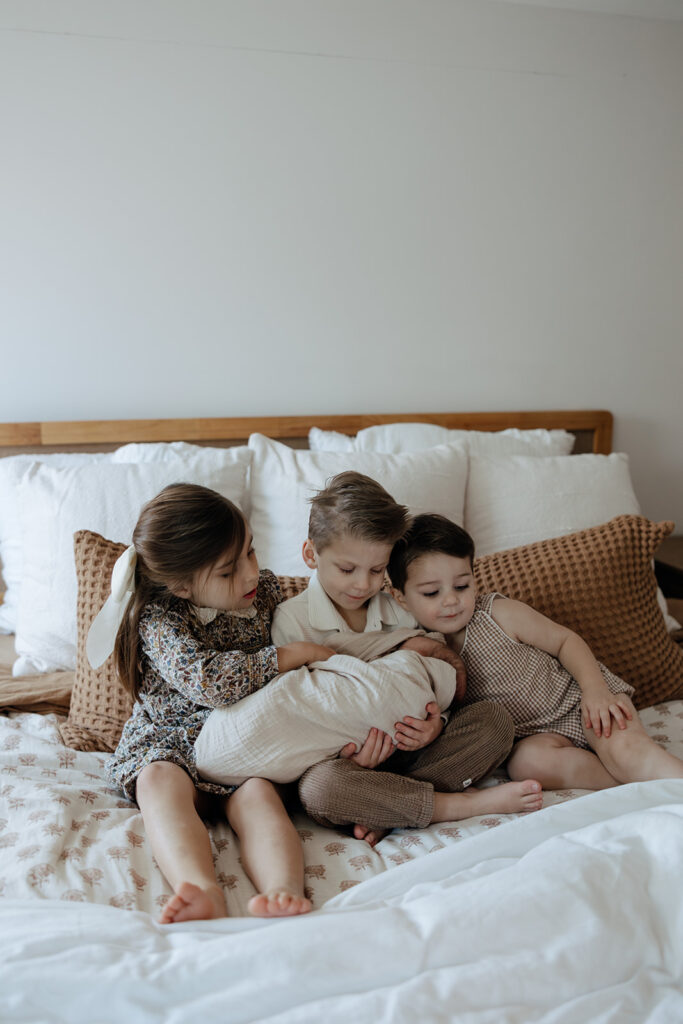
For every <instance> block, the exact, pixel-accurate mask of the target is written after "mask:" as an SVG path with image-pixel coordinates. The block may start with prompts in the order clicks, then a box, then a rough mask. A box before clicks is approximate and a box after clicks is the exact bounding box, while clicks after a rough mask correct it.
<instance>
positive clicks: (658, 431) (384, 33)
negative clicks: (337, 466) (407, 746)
mask: <svg viewBox="0 0 683 1024" xmlns="http://www.w3.org/2000/svg"><path fill="white" fill-rule="evenodd" d="M0 30H1V31H0V104H1V106H0V117H1V119H2V120H1V124H0V132H1V134H0V140H1V143H2V156H1V159H0V176H1V178H2V187H1V189H0V202H1V203H2V211H1V214H2V219H1V224H2V227H1V230H0V254H1V256H0V259H1V263H0V290H1V292H2V294H1V296H0V338H1V343H2V351H3V357H4V358H3V362H2V366H3V371H2V386H1V392H2V405H1V409H0V419H1V420H4V421H10V420H31V419H88V418H99V417H103V418H123V417H156V416H192V415H197V414H202V415H209V416H210V415H214V416H218V415H231V414H237V415H240V414H242V415H250V414H253V415H257V414H260V413H272V414H290V413H296V412H299V411H306V412H317V411H321V412H322V411H330V412H353V411H366V410H367V411H400V410H402V411H411V410H442V409H463V410H468V409H469V410H472V409H523V408H567V407H584V408H588V407H603V408H609V409H611V410H612V411H613V412H614V414H615V416H616V436H615V447H616V448H617V449H620V450H625V451H627V452H629V454H630V456H631V465H632V473H633V477H634V481H635V485H636V490H637V493H638V494H639V497H640V499H641V502H642V505H643V511H644V512H645V513H646V514H648V515H650V516H652V517H653V518H665V517H666V518H669V517H671V518H676V519H677V520H678V531H679V532H683V482H682V480H683V474H681V461H682V460H681V433H682V432H681V425H682V423H683V414H682V412H681V409H682V406H683V390H682V383H683V372H682V370H683V344H682V341H683V338H682V335H683V132H682V125H683V24H682V23H681V22H680V21H678V22H676V21H666V20H646V19H640V18H634V17H622V16H618V15H611V14H605V15H603V14H589V13H585V12H578V11H569V10H561V9H546V10H544V9H542V8H540V7H537V6H529V5H524V6H516V5H514V4H511V3H505V4H500V3H494V2H488V0H336V2H335V0H163V2H162V0H147V2H145V3H142V2H140V0H118V2H116V3H111V2H108V3H105V2H93V0H60V2H59V3H54V2H42V3H41V2H39V0H0Z"/></svg>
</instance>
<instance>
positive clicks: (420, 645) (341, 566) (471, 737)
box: [272, 472, 540, 845]
mask: <svg viewBox="0 0 683 1024" xmlns="http://www.w3.org/2000/svg"><path fill="white" fill-rule="evenodd" d="M409 519H410V517H409V513H408V510H407V509H406V508H405V507H404V506H403V505H399V504H398V503H397V502H396V501H395V500H394V499H393V498H392V497H391V495H390V494H388V492H387V491H386V490H385V489H384V488H383V487H382V486H381V485H380V484H379V483H377V481H375V480H372V479H371V478H370V477H367V476H364V475H363V474H361V473H356V472H346V473H340V474H338V475H337V476H335V477H333V478H332V480H331V481H329V483H328V485H327V486H326V487H325V488H323V490H321V491H319V492H318V494H317V495H316V496H315V497H314V498H313V499H312V501H311V514H310V520H309V535H308V537H307V539H306V541H305V542H304V545H303V558H304V562H305V563H306V565H307V566H308V568H309V569H312V570H314V573H313V575H312V576H311V580H310V583H309V585H308V588H307V589H306V590H305V591H304V592H303V593H301V594H298V595H297V596H296V597H293V598H290V600H289V601H285V602H284V603H283V604H281V605H279V607H278V608H277V609H276V611H275V616H274V619H273V624H272V638H273V643H274V644H275V645H276V646H280V645H283V644H286V643H292V642H294V641H297V640H307V641H310V642H313V643H319V644H327V643H330V642H331V641H332V639H333V637H334V635H335V634H337V633H339V632H343V631H347V630H353V631H355V632H365V631H369V630H378V629H381V630H384V631H386V630H392V629H397V628H399V627H401V626H413V627H415V626H416V625H417V623H416V620H415V619H414V618H413V616H412V615H411V614H410V613H408V612H407V611H405V610H404V609H402V608H401V607H400V605H399V604H398V602H396V601H395V600H394V599H393V597H391V595H390V594H388V593H386V592H383V591H382V589H381V588H382V584H383V582H384V575H385V570H386V567H387V563H388V561H389V557H390V555H391V551H392V549H393V546H394V544H395V542H396V541H397V540H399V539H400V538H401V537H402V536H403V534H404V533H405V531H406V529H407V527H408V524H409ZM406 645H407V646H409V647H410V648H412V649H414V650H417V651H418V652H419V653H422V654H425V655H427V656H431V657H433V656H443V657H445V659H446V660H450V656H449V653H448V651H447V648H446V647H445V645H443V644H438V643H437V642H436V641H434V640H430V639H429V638H427V637H416V638H414V639H412V640H409V641H407V642H406ZM451 663H452V664H454V665H455V664H459V662H453V661H452V662H451ZM425 710H426V718H425V719H424V720H418V719H414V718H406V719H404V720H403V721H402V722H397V723H396V734H395V742H396V745H394V738H392V737H391V736H388V735H387V734H385V733H381V732H379V731H378V730H377V729H370V732H369V734H368V738H367V740H366V741H365V743H364V744H363V746H362V747H361V749H360V750H359V751H357V752H355V744H349V745H348V746H347V747H344V749H343V750H342V751H341V755H342V756H341V757H339V758H333V759H330V760H326V761H322V762H320V763H319V764H316V765H313V766H312V767H311V768H309V769H308V770H307V771H306V772H305V773H304V775H303V776H302V777H301V779H300V780H299V796H300V798H301V801H302V804H303V806H304V808H305V809H306V811H307V812H308V813H309V814H310V816H311V817H312V818H314V819H315V820H316V821H318V822H320V823H321V824H325V825H328V826H340V825H354V835H355V836H356V837H357V838H364V839H366V840H367V841H368V842H369V843H370V844H371V845H374V843H375V842H377V840H378V839H379V838H380V837H381V835H382V833H383V830H386V829H389V828H404V827H411V826H412V827H417V828H423V827H425V826H426V825H428V824H430V823H431V822H434V821H454V820H458V819H460V818H467V817H470V816H472V815H474V814H484V813H505V812H512V811H522V810H525V811H526V810H533V809H535V807H536V806H537V805H538V806H540V804H537V802H538V800H539V799H540V787H538V786H534V787H533V788H530V786H531V784H527V783H508V784H506V785H503V786H496V787H493V788H490V789H485V790H468V791H467V792H463V790H465V789H466V788H467V787H468V786H469V785H470V784H471V783H472V782H476V781H477V780H478V779H481V778H483V777H484V776H486V775H488V774H489V773H490V772H491V771H493V769H494V768H496V767H497V766H498V765H499V764H501V763H502V762H503V761H504V760H505V758H506V757H507V755H508V753H509V752H510V749H511V746H512V741H513V733H514V729H513V725H512V719H511V717H510V716H509V715H508V713H507V712H506V711H504V709H503V708H501V707H500V705H498V704H493V703H490V702H487V701H480V702H478V703H475V704H471V705H470V706H469V707H468V708H465V709H458V710H454V711H452V713H451V715H450V718H449V719H448V721H447V722H446V723H444V721H443V720H442V718H441V716H440V715H439V709H438V707H437V705H436V704H431V703H430V704H428V705H427V708H426V709H425ZM389 757H391V762H390V769H391V770H389V771H377V770H373V769H376V768H377V766H378V765H379V764H381V763H382V762H384V761H386V760H387V759H388V758H389ZM436 787H438V790H437V788H436Z"/></svg>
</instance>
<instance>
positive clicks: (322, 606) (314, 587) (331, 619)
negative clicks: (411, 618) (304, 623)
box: [307, 572, 401, 633]
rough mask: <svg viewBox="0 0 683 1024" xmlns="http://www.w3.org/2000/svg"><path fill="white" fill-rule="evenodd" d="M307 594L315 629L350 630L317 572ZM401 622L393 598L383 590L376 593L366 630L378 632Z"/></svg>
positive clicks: (369, 606) (370, 606) (368, 612)
mask: <svg viewBox="0 0 683 1024" xmlns="http://www.w3.org/2000/svg"><path fill="white" fill-rule="evenodd" d="M307 594H308V618H309V622H310V623H311V625H312V626H313V628H314V629H320V630H324V631H325V632H327V631H329V630H332V629H336V630H339V631H340V632H349V631H350V627H349V624H348V623H347V622H346V620H345V619H344V618H343V617H342V615H340V613H339V612H338V611H337V609H336V608H335V606H334V604H333V602H332V600H331V599H330V598H329V597H328V596H327V594H326V593H325V591H324V590H323V587H322V584H321V582H320V580H319V579H318V573H317V572H314V573H313V574H312V576H311V579H310V581H309V584H308V588H307ZM400 624H401V623H400V621H399V617H398V614H397V608H396V605H395V603H394V600H393V598H392V597H391V596H390V595H389V594H387V593H385V592H384V591H382V590H381V591H380V592H379V594H375V596H374V597H373V598H371V599H370V603H369V604H368V608H367V618H366V622H365V630H364V632H365V633H371V632H377V631H379V630H381V629H382V627H383V626H398V625H400Z"/></svg>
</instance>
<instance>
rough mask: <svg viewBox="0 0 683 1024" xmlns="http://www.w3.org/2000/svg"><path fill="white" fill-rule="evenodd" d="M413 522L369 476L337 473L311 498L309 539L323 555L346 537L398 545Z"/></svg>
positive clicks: (351, 472) (400, 506)
mask: <svg viewBox="0 0 683 1024" xmlns="http://www.w3.org/2000/svg"><path fill="white" fill-rule="evenodd" d="M409 522H410V513H409V512H408V509H407V508H406V507H405V505H399V504H398V502H396V501H394V499H393V498H392V496H391V495H390V494H389V493H388V491H385V489H384V488H383V487H382V485H381V484H378V483H377V481H376V480H373V479H372V478H371V477H369V476H364V475H363V474H362V473H356V472H355V471H353V470H347V471H346V472H344V473H337V475H336V476H333V477H332V478H331V479H330V480H328V481H327V484H326V486H325V487H324V488H323V489H322V490H321V491H318V493H317V494H316V495H315V496H314V497H313V498H311V514H310V517H309V520H308V537H309V540H311V541H312V543H313V544H314V546H315V548H316V550H317V551H323V550H324V549H325V548H326V547H329V546H330V544H332V543H333V541H335V540H336V539H338V538H339V537H341V536H342V535H344V534H349V535H350V536H352V537H357V538H359V539H360V540H366V541H370V542H371V543H376V544H383V543H386V544H392V545H393V544H395V543H396V541H397V540H399V539H400V538H401V537H402V536H403V534H404V533H405V531H406V529H407V528H408V524H409Z"/></svg>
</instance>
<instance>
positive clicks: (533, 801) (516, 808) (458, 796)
mask: <svg viewBox="0 0 683 1024" xmlns="http://www.w3.org/2000/svg"><path fill="white" fill-rule="evenodd" d="M542 806H543V790H542V788H541V784H540V782H537V781H536V779H524V781H523V782H504V783H502V784H501V785H499V786H489V787H487V788H486V789H474V788H472V789H466V790H465V792H464V793H435V794H434V811H433V815H432V821H433V822H434V821H462V819H463V818H472V817H474V816H475V815H477V814H523V813H526V812H528V811H538V810H540V809H541V807H542Z"/></svg>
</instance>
